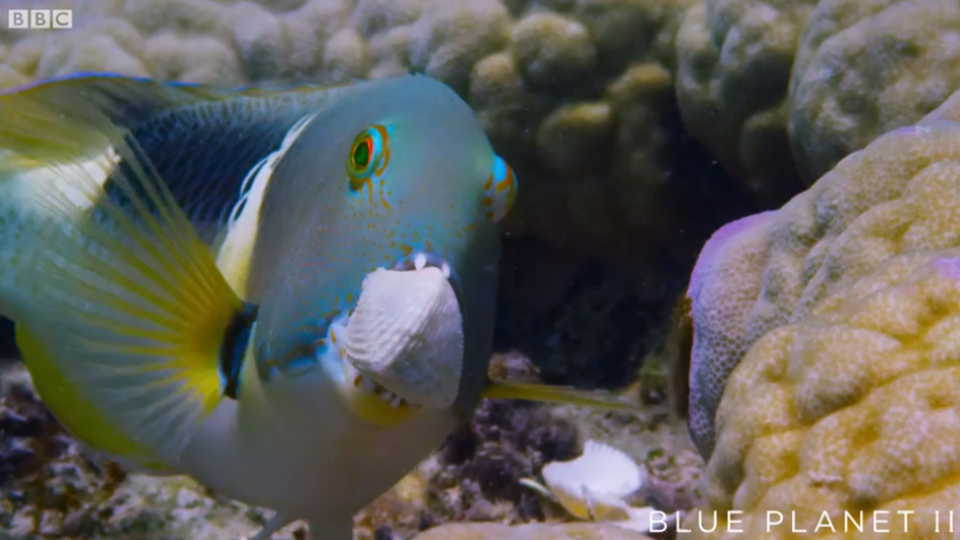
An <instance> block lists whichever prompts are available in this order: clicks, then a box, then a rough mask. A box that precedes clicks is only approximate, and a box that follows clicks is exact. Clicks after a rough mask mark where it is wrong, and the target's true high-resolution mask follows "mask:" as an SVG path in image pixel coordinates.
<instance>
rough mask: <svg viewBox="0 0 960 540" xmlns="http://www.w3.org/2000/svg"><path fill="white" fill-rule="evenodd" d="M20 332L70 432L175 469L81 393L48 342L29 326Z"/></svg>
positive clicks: (35, 375) (47, 400)
mask: <svg viewBox="0 0 960 540" xmlns="http://www.w3.org/2000/svg"><path fill="white" fill-rule="evenodd" d="M16 335H17V347H18V348H19V349H20V353H21V354H22V355H23V359H24V362H25V363H26V364H27V368H28V369H29V370H30V375H31V377H32V379H33V384H34V386H35V387H36V389H37V392H39V393H40V395H41V396H42V397H43V402H44V404H45V405H46V406H47V407H48V408H49V409H50V410H51V411H52V412H53V414H54V415H55V416H56V417H57V420H58V421H59V422H60V423H61V424H62V425H63V426H64V427H65V428H66V429H67V431H69V432H70V433H71V434H72V435H73V436H74V437H77V438H80V439H82V440H83V441H84V442H85V443H86V444H88V445H90V446H91V447H92V448H95V449H97V450H99V451H101V452H103V453H105V454H108V455H109V456H110V457H113V458H122V459H124V460H125V461H128V462H133V463H136V464H137V465H138V466H139V467H140V468H142V469H146V470H149V471H151V472H153V473H155V474H156V473H168V472H171V471H169V470H168V468H167V466H166V465H165V464H164V463H162V462H160V461H159V460H158V459H157V456H156V455H155V454H154V452H153V451H152V450H151V449H149V448H144V447H143V446H141V445H139V444H137V443H135V442H133V441H132V440H130V439H129V438H128V437H126V436H125V435H124V434H123V433H121V432H119V431H117V428H116V427H115V426H113V425H111V424H110V423H108V422H107V421H105V420H104V419H103V417H102V416H101V415H100V414H98V412H97V411H96V410H95V409H94V408H93V407H92V406H91V405H90V403H89V402H88V401H87V400H85V399H84V398H83V397H82V396H80V395H79V394H78V393H77V391H76V390H75V389H74V388H73V385H71V384H70V381H68V380H67V379H66V378H65V377H64V375H63V371H62V370H61V369H60V368H59V367H58V366H57V365H56V363H55V362H54V361H53V359H52V358H51V357H50V355H49V354H48V353H47V351H46V349H45V347H44V344H43V343H41V342H40V340H38V339H37V338H36V337H35V336H33V335H32V334H31V333H30V331H29V329H27V328H26V327H25V326H24V325H22V324H18V325H17V328H16Z"/></svg>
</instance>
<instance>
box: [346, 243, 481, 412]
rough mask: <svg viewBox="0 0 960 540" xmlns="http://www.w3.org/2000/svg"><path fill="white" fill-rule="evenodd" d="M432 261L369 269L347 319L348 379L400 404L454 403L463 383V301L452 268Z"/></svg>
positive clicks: (440, 405) (442, 405)
mask: <svg viewBox="0 0 960 540" xmlns="http://www.w3.org/2000/svg"><path fill="white" fill-rule="evenodd" d="M426 263H427V258H426V256H425V255H418V256H417V257H416V258H415V262H414V265H413V267H412V268H411V269H393V270H387V269H379V270H375V271H373V272H371V273H370V274H368V275H367V276H366V277H365V278H364V280H363V284H362V288H361V294H360V299H359V300H358V302H357V306H356V308H355V309H354V310H353V313H351V315H350V317H349V319H348V321H347V324H346V336H345V340H344V344H343V353H344V355H345V358H344V359H345V360H346V361H345V362H344V367H345V370H346V374H347V377H348V379H347V380H348V381H351V382H352V383H353V384H354V386H356V387H358V388H360V389H362V390H366V391H368V392H372V393H374V394H376V395H378V396H380V397H381V398H382V399H383V400H384V401H385V402H387V403H388V404H390V405H391V406H393V407H403V406H423V407H428V408H437V409H443V408H447V407H449V406H451V405H452V404H453V402H454V401H455V400H456V397H457V392H458V389H459V385H460V374H461V371H462V369H463V340H464V336H463V317H462V314H461V312H460V303H459V301H458V299H457V294H456V290H455V289H454V287H453V284H452V283H451V281H450V270H449V267H448V266H447V265H446V264H445V263H443V264H441V265H439V266H437V265H427V264H426Z"/></svg>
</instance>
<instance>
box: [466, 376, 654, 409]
mask: <svg viewBox="0 0 960 540" xmlns="http://www.w3.org/2000/svg"><path fill="white" fill-rule="evenodd" d="M481 397H484V398H489V399H519V400H523V401H539V402H543V403H560V404H567V405H577V406H581V407H590V408H594V409H610V410H621V411H639V410H641V409H642V406H641V404H640V403H639V401H630V400H628V399H625V398H623V397H621V396H618V395H615V394H611V393H608V392H605V391H601V390H580V389H577V388H571V387H566V386H552V385H546V384H536V383H520V382H507V381H494V380H492V379H487V383H486V385H485V386H484V388H483V391H482V392H481Z"/></svg>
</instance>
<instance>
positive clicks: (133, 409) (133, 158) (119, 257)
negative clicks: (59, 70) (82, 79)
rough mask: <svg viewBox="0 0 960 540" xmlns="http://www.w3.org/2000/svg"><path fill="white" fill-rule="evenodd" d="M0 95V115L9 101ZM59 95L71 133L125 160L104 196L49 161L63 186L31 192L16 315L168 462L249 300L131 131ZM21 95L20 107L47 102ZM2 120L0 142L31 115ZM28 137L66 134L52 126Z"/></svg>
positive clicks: (209, 389) (81, 174)
mask: <svg viewBox="0 0 960 540" xmlns="http://www.w3.org/2000/svg"><path fill="white" fill-rule="evenodd" d="M71 97H72V99H66V98H71ZM4 99H6V98H4ZM4 99H0V115H2V114H6V113H7V112H8V111H9V110H10V107H9V106H8V105H9V102H7V101H4ZM65 99H66V101H65V102H63V103H59V104H57V107H58V110H59V111H61V113H60V114H64V112H63V111H68V110H70V111H76V110H81V109H82V110H83V112H82V113H80V112H78V113H76V114H75V115H73V116H70V117H69V122H70V123H71V130H73V131H68V132H66V133H69V134H70V136H79V134H80V133H86V134H88V136H89V137H90V138H91V139H97V138H98V139H100V140H102V141H104V144H107V145H108V146H109V147H110V148H111V149H112V152H114V153H115V154H116V155H117V156H118V157H119V158H121V159H122V160H123V165H124V166H123V167H116V168H114V170H112V172H111V174H110V180H111V183H112V185H113V186H114V187H115V188H116V191H115V192H113V193H112V194H111V196H108V195H107V193H106V192H105V189H104V183H103V182H102V176H101V175H99V174H98V173H96V172H94V171H93V170H92V169H90V168H84V167H76V166H75V165H76V161H70V160H69V159H66V160H64V162H63V164H62V165H60V164H57V165H53V166H50V171H51V173H52V174H54V175H56V176H57V177H58V181H59V182H60V183H61V184H62V189H46V190H38V191H37V192H36V198H37V203H38V204H39V205H42V206H43V207H44V209H45V210H46V212H45V215H46V216H48V217H47V218H46V219H42V220H40V221H38V222H37V227H38V231H37V241H36V242H35V243H34V245H32V246H31V247H30V248H29V249H25V250H24V257H28V258H29V259H30V269H31V271H30V272H27V273H24V275H23V276H22V278H20V279H21V280H22V281H23V283H22V286H23V287H29V288H30V291H29V295H30V297H31V299H32V300H33V304H32V306H31V307H30V309H27V310H25V311H24V313H23V314H22V315H23V316H22V318H23V319H24V320H22V321H18V322H22V323H24V324H26V325H27V326H29V328H30V330H31V332H32V333H33V334H34V336H35V337H36V338H37V339H38V340H40V341H41V342H42V343H43V344H44V347H45V349H46V352H47V354H48V355H49V357H50V359H51V361H52V362H55V363H56V366H57V368H58V369H59V370H60V372H61V373H62V375H63V376H64V377H65V379H66V380H68V381H69V382H70V384H71V385H73V387H74V389H75V390H76V392H77V393H78V394H79V395H80V396H82V397H83V399H84V401H85V402H87V403H89V404H90V406H92V407H95V408H96V409H97V412H98V414H99V415H100V416H101V417H102V418H103V419H104V420H105V421H108V422H109V423H110V424H112V425H113V426H115V427H116V428H117V429H118V430H119V431H121V432H123V433H124V434H127V435H128V436H129V437H130V438H131V439H132V440H133V441H134V442H135V443H137V444H139V445H142V446H144V447H146V448H150V449H152V450H154V451H155V452H157V455H158V457H159V458H160V459H162V460H163V461H164V462H166V463H168V464H171V465H174V464H176V463H177V461H178V460H179V458H180V456H181V453H182V451H183V450H184V447H185V446H186V444H187V443H188V442H189V440H190V438H191V436H192V434H193V433H194V432H195V431H196V430H197V429H199V427H200V424H201V422H202V420H203V418H205V416H206V415H207V414H209V413H210V412H212V410H213V409H214V407H215V406H216V405H217V403H219V401H220V399H221V397H222V380H221V377H220V370H219V355H220V348H221V344H222V343H223V341H224V338H225V336H227V334H228V330H229V329H230V327H231V324H232V322H233V321H234V319H235V318H236V317H237V315H238V314H239V313H242V311H243V308H244V306H243V305H242V302H241V301H240V299H239V298H238V297H237V295H236V294H235V293H234V291H233V290H232V289H231V288H230V286H229V284H228V283H227V282H226V280H225V279H224V277H223V276H222V275H221V273H220V272H219V270H218V269H217V266H216V264H215V260H214V256H213V253H211V251H210V249H209V248H208V247H207V246H206V245H204V244H203V243H202V242H201V240H200V238H199V236H198V235H197V232H196V230H194V229H193V227H192V226H191V224H190V222H189V221H188V219H187V217H186V216H185V215H184V213H183V211H182V209H181V208H180V207H179V206H178V204H177V202H176V201H175V200H174V198H173V196H172V195H171V193H170V191H169V189H168V188H167V187H166V185H165V184H164V182H163V181H162V180H161V179H160V178H159V176H158V174H157V173H156V171H155V170H154V169H153V167H152V164H151V163H149V161H148V160H145V159H142V158H141V156H142V155H143V154H142V152H139V151H138V147H137V145H136V143H135V142H134V141H133V139H132V137H129V133H128V132H127V130H125V129H124V128H123V127H122V126H120V125H118V124H117V123H115V122H114V121H113V120H112V119H111V118H110V117H109V116H108V115H106V114H102V113H101V112H99V111H98V110H97V109H96V108H95V107H91V108H84V107H83V104H84V103H85V101H84V100H83V99H78V98H77V96H70V95H66V96H65ZM20 101H22V102H23V103H22V107H23V110H25V111H26V110H32V111H43V109H44V106H45V105H47V104H46V103H42V102H34V101H31V100H30V99H27V98H24V99H23V100H20ZM8 120H9V118H4V122H2V126H0V146H2V145H3V144H4V142H5V138H6V140H9V137H10V136H11V131H15V130H16V129H17V126H24V125H25V124H28V123H29V117H22V116H18V117H16V118H15V120H14V121H13V123H12V124H11V123H10V122H8ZM31 137H34V138H36V139H37V140H38V141H39V142H40V144H41V146H42V144H43V143H44V142H45V141H51V140H57V139H60V140H63V141H67V140H68V137H67V135H66V134H65V132H61V131H56V130H54V129H51V131H50V132H49V133H43V132H39V131H38V132H33V133H31Z"/></svg>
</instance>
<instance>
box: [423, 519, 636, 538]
mask: <svg viewBox="0 0 960 540" xmlns="http://www.w3.org/2000/svg"><path fill="white" fill-rule="evenodd" d="M414 540H649V537H648V536H644V535H642V534H640V533H635V532H631V531H627V530H624V529H622V528H620V527H617V526H615V525H601V524H594V523H569V524H531V525H518V526H514V527H510V526H508V525H501V524H495V523H455V524H449V525H442V526H440V527H436V528H433V529H431V530H429V531H426V532H422V533H420V534H419V535H417V536H415V537H414Z"/></svg>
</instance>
